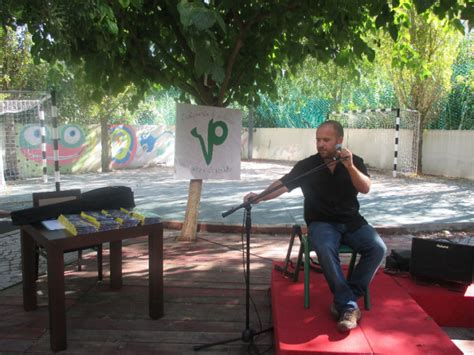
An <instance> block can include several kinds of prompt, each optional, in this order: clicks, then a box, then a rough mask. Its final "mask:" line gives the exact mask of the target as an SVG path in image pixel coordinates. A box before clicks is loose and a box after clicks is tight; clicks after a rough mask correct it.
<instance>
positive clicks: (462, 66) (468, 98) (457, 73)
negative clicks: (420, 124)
mask: <svg viewBox="0 0 474 355" xmlns="http://www.w3.org/2000/svg"><path fill="white" fill-rule="evenodd" d="M441 105H442V108H441V113H440V115H439V117H438V119H437V120H434V121H433V122H432V123H431V124H430V125H429V128H431V129H474V38H473V36H472V35H471V36H469V37H467V38H466V39H465V40H463V42H462V43H461V48H460V51H459V55H458V57H457V59H456V61H455V62H454V64H453V73H452V75H451V91H450V92H449V94H448V95H447V96H446V97H445V98H444V100H442V101H441Z"/></svg>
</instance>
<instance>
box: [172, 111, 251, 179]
mask: <svg viewBox="0 0 474 355" xmlns="http://www.w3.org/2000/svg"><path fill="white" fill-rule="evenodd" d="M241 128H242V113H241V111H239V110H233V109H224V108H220V107H211V106H197V105H188V104H177V106H176V140H175V142H176V143H175V145H176V146H175V171H176V178H177V179H230V180H238V179H240V139H241V138H240V137H241Z"/></svg>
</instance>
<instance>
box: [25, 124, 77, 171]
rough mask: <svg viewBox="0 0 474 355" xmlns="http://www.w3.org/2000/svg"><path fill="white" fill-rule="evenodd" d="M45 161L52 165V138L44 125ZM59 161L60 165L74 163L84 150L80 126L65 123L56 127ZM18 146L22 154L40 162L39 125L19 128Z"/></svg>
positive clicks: (48, 129)
mask: <svg viewBox="0 0 474 355" xmlns="http://www.w3.org/2000/svg"><path fill="white" fill-rule="evenodd" d="M45 133H46V137H45V148H46V162H47V164H48V165H54V154H53V139H52V134H51V130H50V128H49V127H45ZM58 135H59V136H58V138H59V142H58V148H59V149H58V150H59V161H60V164H61V165H62V166H64V165H70V164H74V163H75V162H76V161H77V160H78V159H79V157H80V156H81V154H82V153H83V151H84V148H85V145H84V142H85V134H84V131H83V130H82V128H81V127H80V126H78V125H75V124H66V125H62V126H60V127H59V128H58ZM18 140H19V146H20V151H21V153H22V154H23V156H24V157H25V158H26V159H28V160H31V161H34V162H36V163H38V164H40V163H41V162H42V159H43V158H42V147H41V127H40V126H39V125H35V124H28V125H25V126H23V127H22V128H21V130H20V133H19V138H18Z"/></svg>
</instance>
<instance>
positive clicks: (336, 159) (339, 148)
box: [332, 143, 342, 161]
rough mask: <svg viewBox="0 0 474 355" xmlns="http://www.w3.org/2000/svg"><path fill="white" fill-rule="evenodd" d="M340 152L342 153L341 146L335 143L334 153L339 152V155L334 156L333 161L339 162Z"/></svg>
mask: <svg viewBox="0 0 474 355" xmlns="http://www.w3.org/2000/svg"><path fill="white" fill-rule="evenodd" d="M341 151H342V144H339V143H337V144H336V153H337V152H339V155H335V156H334V158H332V159H333V160H334V161H339V160H342V159H341Z"/></svg>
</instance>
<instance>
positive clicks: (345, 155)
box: [339, 148, 353, 169]
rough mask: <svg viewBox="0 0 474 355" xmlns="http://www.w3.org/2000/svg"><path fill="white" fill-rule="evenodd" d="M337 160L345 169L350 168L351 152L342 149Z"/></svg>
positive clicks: (351, 164) (351, 163)
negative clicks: (339, 160)
mask: <svg viewBox="0 0 474 355" xmlns="http://www.w3.org/2000/svg"><path fill="white" fill-rule="evenodd" d="M339 158H340V159H341V162H342V164H344V166H345V167H346V168H347V169H349V168H352V166H353V162H352V152H351V151H350V150H349V149H347V148H342V150H341V151H340V152H339Z"/></svg>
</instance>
